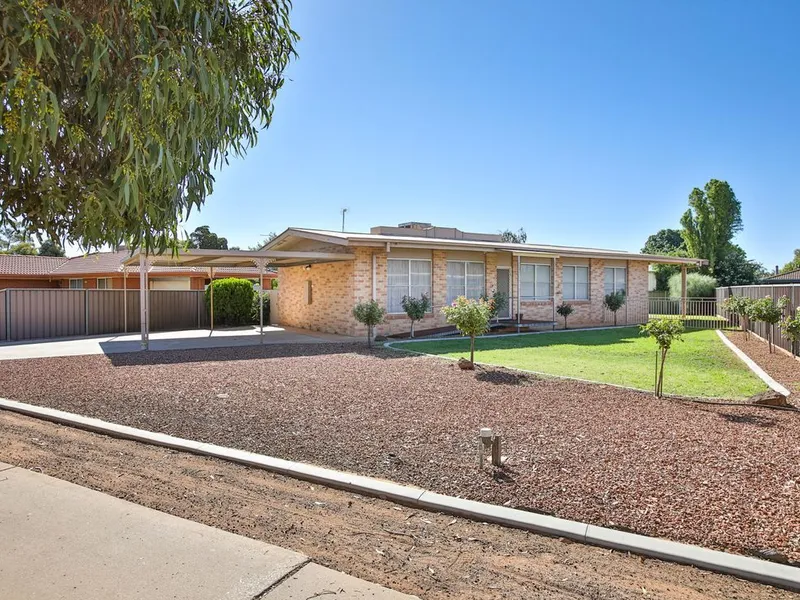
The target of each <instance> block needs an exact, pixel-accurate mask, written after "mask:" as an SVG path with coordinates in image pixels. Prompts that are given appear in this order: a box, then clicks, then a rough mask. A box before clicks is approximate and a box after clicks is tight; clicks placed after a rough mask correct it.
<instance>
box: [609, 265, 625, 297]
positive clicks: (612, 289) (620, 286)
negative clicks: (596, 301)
mask: <svg viewBox="0 0 800 600" xmlns="http://www.w3.org/2000/svg"><path fill="white" fill-rule="evenodd" d="M625 279H626V277H625V268H624V267H606V269H605V274H604V285H603V289H604V292H605V295H606V296H608V295H609V294H613V293H616V292H623V293H627V291H628V290H627V289H626V286H625Z"/></svg>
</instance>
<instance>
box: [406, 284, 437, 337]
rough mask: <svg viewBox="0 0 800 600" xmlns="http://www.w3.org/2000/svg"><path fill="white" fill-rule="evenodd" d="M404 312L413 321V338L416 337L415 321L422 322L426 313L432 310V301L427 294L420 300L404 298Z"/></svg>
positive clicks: (410, 297) (409, 297)
mask: <svg viewBox="0 0 800 600" xmlns="http://www.w3.org/2000/svg"><path fill="white" fill-rule="evenodd" d="M401 305H402V306H403V310H404V311H406V314H407V315H408V318H409V319H411V337H412V338H413V337H414V321H421V320H422V319H423V317H424V316H425V313H426V312H428V311H429V310H430V309H431V300H430V298H428V296H426V295H425V294H422V296H421V297H419V298H414V297H412V296H403V300H402V302H401Z"/></svg>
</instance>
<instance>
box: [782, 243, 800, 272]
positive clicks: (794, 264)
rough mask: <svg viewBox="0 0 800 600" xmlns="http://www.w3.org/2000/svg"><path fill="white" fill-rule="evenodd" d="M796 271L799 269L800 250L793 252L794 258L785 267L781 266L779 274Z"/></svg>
mask: <svg viewBox="0 0 800 600" xmlns="http://www.w3.org/2000/svg"><path fill="white" fill-rule="evenodd" d="M797 269H800V248H797V249H796V250H795V251H794V258H793V259H792V260H790V261H789V262H788V263H786V264H785V265H783V268H782V269H781V273H786V272H787V271H795V270H797Z"/></svg>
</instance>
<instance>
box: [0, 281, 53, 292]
mask: <svg viewBox="0 0 800 600" xmlns="http://www.w3.org/2000/svg"><path fill="white" fill-rule="evenodd" d="M57 287H58V281H50V280H48V279H13V278H12V279H2V278H0V290H6V289H12V288H14V289H25V288H28V289H34V288H35V289H40V288H57Z"/></svg>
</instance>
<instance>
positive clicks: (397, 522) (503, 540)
mask: <svg viewBox="0 0 800 600" xmlns="http://www.w3.org/2000/svg"><path fill="white" fill-rule="evenodd" d="M0 448H2V450H0V460H2V461H5V462H9V463H11V464H15V465H19V466H20V467H23V468H29V469H35V470H37V471H40V472H43V473H45V474H47V475H51V476H53V477H58V478H60V479H65V480H67V481H72V482H74V483H77V484H79V485H83V486H86V487H90V488H92V489H95V490H99V491H102V492H105V493H108V494H112V495H114V496H117V497H119V498H123V499H125V500H129V501H132V502H136V503H138V504H142V505H145V506H149V507H150V508H154V509H156V510H160V511H163V512H167V513H170V514H174V515H177V516H180V517H184V518H187V519H191V520H193V521H198V522H201V523H205V524H207V525H211V526H214V527H219V528H222V529H225V530H227V531H231V532H233V533H237V534H240V535H245V536H248V537H251V538H255V539H259V540H263V541H266V542H269V543H273V544H278V545H281V546H283V547H286V548H290V549H292V550H296V551H298V552H302V553H304V554H307V555H308V556H310V557H311V558H313V559H314V560H315V561H317V562H319V563H321V564H323V565H325V566H327V567H331V568H333V569H338V570H342V571H345V572H347V573H350V574H351V575H355V576H357V577H361V578H364V579H367V580H370V581H374V582H377V583H380V584H382V585H385V586H388V587H391V588H394V589H396V590H399V591H402V592H406V593H411V594H416V595H418V596H420V597H421V598H424V599H431V600H438V599H445V598H463V599H466V600H487V599H489V600H491V599H500V598H525V599H526V600H539V599H541V600H544V599H548V600H552V599H568V598H586V599H600V598H603V599H619V600H623V599H624V600H628V599H633V598H662V599H667V600H673V599H674V600H678V599H681V600H684V599H688V600H706V599H712V598H713V599H731V598H738V599H741V600H744V599H752V600H778V599H784V598H787V599H788V598H791V597H794V596H793V595H792V594H791V593H790V592H786V591H781V590H776V589H773V588H769V587H766V586H759V585H756V584H753V583H748V582H744V581H740V580H737V579H735V578H733V577H726V576H723V575H716V574H712V573H707V572H704V571H700V570H697V569H693V568H691V567H682V566H678V565H674V564H669V563H663V562H660V561H657V560H649V559H642V558H638V557H633V556H630V555H627V554H623V553H618V552H612V551H610V550H604V549H600V548H593V547H591V546H585V545H583V544H575V543H569V542H565V541H559V540H557V539H553V538H546V537H542V536H537V535H532V534H529V533H525V532H523V531H517V530H513V529H506V528H503V527H497V526H494V525H485V524H481V523H474V522H472V521H467V520H465V519H457V518H452V517H449V516H446V515H440V514H436V513H429V512H425V511H419V510H414V509H409V508H406V507H401V506H398V505H395V504H392V503H389V502H384V501H381V500H375V499H370V498H364V497H361V496H358V495H355V494H351V493H347V492H341V491H337V490H331V489H328V488H324V487H320V486H315V485H309V484H307V483H304V482H301V481H297V480H294V479H289V478H286V477H282V476H280V475H274V474H270V473H266V472H264V471H259V470H256V469H249V468H247V467H242V466H238V465H232V464H229V463H226V462H223V461H219V460H215V459H208V458H201V457H197V456H192V455H190V454H184V453H180V452H175V451H171V450H167V449H164V448H157V447H153V446H147V445H144V444H138V443H136V442H130V441H126V440H117V439H113V438H108V437H105V436H100V435H95V434H91V433H87V432H82V431H79V430H75V429H70V428H67V427H61V426H58V425H54V424H52V423H46V422H42V421H37V420H35V419H30V418H27V417H22V416H19V415H13V414H10V413H3V412H0Z"/></svg>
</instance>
